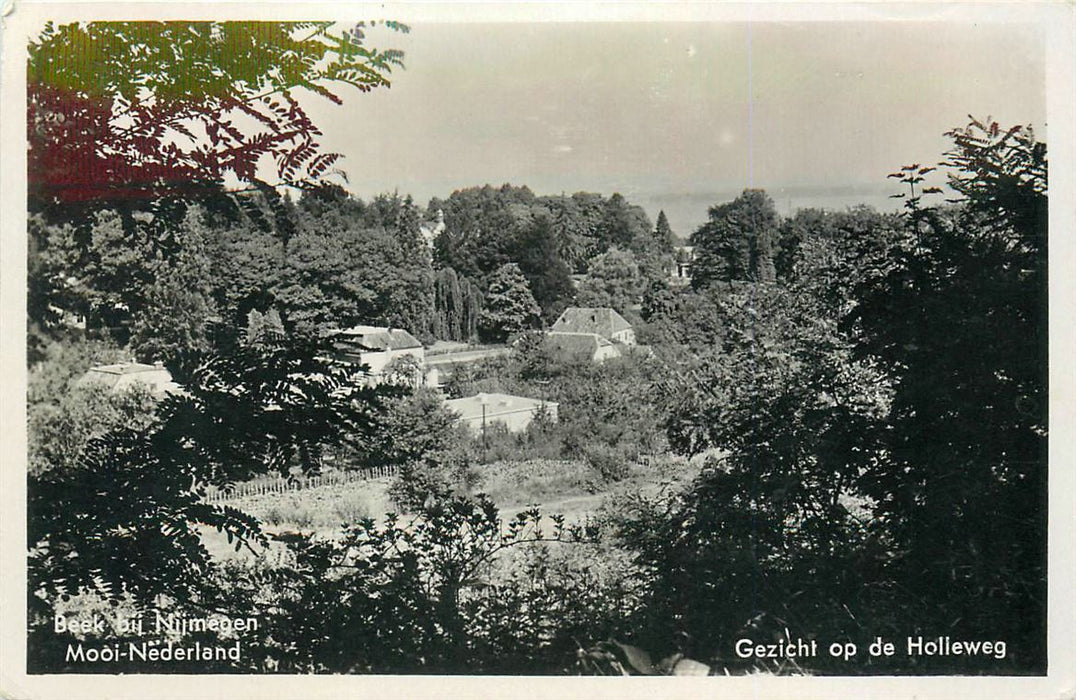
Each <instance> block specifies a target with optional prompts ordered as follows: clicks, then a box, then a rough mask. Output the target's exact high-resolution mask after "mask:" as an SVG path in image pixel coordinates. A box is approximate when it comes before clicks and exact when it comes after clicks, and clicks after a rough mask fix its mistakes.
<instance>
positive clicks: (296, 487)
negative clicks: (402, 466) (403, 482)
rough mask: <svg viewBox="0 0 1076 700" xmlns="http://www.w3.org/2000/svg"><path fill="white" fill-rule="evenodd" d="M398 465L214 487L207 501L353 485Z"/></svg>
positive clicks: (391, 473) (387, 473)
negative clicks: (319, 487)
mask: <svg viewBox="0 0 1076 700" xmlns="http://www.w3.org/2000/svg"><path fill="white" fill-rule="evenodd" d="M396 471H397V467H396V466H382V467H365V468H362V469H349V470H347V471H332V472H328V473H325V474H320V475H318V476H299V477H292V478H290V479H289V478H285V477H283V476H278V477H272V478H270V477H262V478H259V479H253V480H251V481H245V482H243V483H240V484H232V485H231V486H227V487H225V488H217V487H215V486H210V487H208V488H207V489H206V495H205V500H206V501H208V502H210V503H216V502H219V501H230V500H232V499H236V498H244V497H246V496H264V495H266V494H272V493H285V492H287V491H302V490H303V489H312V488H316V487H318V486H336V485H339V484H350V483H353V482H355V481H365V480H367V479H377V478H380V477H387V476H395V474H396Z"/></svg>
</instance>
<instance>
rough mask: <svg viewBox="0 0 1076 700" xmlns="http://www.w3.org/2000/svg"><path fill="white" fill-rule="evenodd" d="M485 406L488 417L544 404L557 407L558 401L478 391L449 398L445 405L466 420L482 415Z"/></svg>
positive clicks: (531, 409) (530, 409) (526, 409)
mask: <svg viewBox="0 0 1076 700" xmlns="http://www.w3.org/2000/svg"><path fill="white" fill-rule="evenodd" d="M483 406H484V407H485V416H486V418H487V419H489V418H494V417H496V416H500V415H504V414H506V413H518V412H520V411H534V410H537V409H539V408H541V407H542V406H549V407H551V408H554V409H555V408H557V404H556V402H553V401H542V400H540V399H531V398H527V397H526V396H513V395H512V394H486V393H478V394H475V395H474V396H465V397H464V398H462V399H449V400H447V401H445V407H446V408H448V409H449V410H452V411H455V412H456V413H458V414H460V417H461V418H463V419H464V420H474V419H476V418H481V417H482V415H483V414H482V408H483Z"/></svg>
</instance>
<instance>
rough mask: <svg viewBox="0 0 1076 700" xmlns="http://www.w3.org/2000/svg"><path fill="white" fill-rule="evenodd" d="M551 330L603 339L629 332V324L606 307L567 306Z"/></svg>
mask: <svg viewBox="0 0 1076 700" xmlns="http://www.w3.org/2000/svg"><path fill="white" fill-rule="evenodd" d="M553 330H554V331H561V332H564V333H597V334H598V335H600V336H603V337H605V338H612V337H613V334H614V333H619V332H620V331H627V330H631V324H630V323H628V322H627V321H626V320H624V317H623V316H621V315H620V314H618V313H617V312H616V311H614V310H613V309H610V308H608V307H601V308H589V307H582V306H569V307H568V308H567V309H565V310H564V313H562V314H561V315H560V318H558V319H557V321H556V323H554V324H553Z"/></svg>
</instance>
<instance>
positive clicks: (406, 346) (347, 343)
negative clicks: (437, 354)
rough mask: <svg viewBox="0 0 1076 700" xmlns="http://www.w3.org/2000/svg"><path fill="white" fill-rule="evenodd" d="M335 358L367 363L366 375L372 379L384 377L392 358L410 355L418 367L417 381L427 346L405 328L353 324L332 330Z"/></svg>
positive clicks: (420, 377)
mask: <svg viewBox="0 0 1076 700" xmlns="http://www.w3.org/2000/svg"><path fill="white" fill-rule="evenodd" d="M333 341H334V345H335V346H336V358H337V359H339V360H342V361H344V362H350V363H353V364H364V365H366V366H367V368H368V369H367V378H368V381H369V382H371V383H374V384H376V383H378V382H381V381H383V380H384V379H385V376H384V375H385V370H386V368H388V367H389V365H390V364H392V363H393V361H395V360H398V359H400V358H411V359H412V360H413V361H414V362H415V364H416V365H417V367H418V370H419V373H418V376H417V377H416V378H415V381H418V382H420V381H421V380H422V374H421V371H422V369H423V368H424V367H425V363H426V349H425V348H424V347H422V343H420V342H419V341H418V339H416V338H415V336H413V335H411V334H410V333H408V332H407V331H405V330H403V329H402V328H386V327H384V326H361V325H360V326H353V327H351V328H348V329H347V330H342V331H336V332H335V333H334V334H333Z"/></svg>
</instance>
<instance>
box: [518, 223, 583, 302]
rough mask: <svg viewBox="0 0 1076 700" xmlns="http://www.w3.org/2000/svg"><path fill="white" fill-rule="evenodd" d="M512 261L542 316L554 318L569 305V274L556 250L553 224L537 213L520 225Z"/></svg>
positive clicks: (570, 284)
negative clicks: (513, 260) (532, 219)
mask: <svg viewBox="0 0 1076 700" xmlns="http://www.w3.org/2000/svg"><path fill="white" fill-rule="evenodd" d="M515 250H516V253H515V256H514V259H515V261H516V262H517V263H518V264H519V269H520V271H521V272H522V273H523V275H524V276H525V277H526V278H527V283H528V284H529V285H530V288H531V293H532V294H534V300H535V301H536V302H538V306H539V307H541V309H542V316H543V317H544V318H547V319H552V318H556V317H557V316H558V315H560V312H561V311H563V310H564V308H565V307H567V306H568V304H569V302H570V301H571V296H572V291H573V288H572V277H571V270H570V269H569V268H568V265H567V264H566V263H565V262H564V261H563V260H562V259H561V257H560V253H559V252H558V251H557V243H556V240H555V239H554V237H553V224H552V222H551V221H550V219H549V217H548V216H546V215H544V214H543V215H540V216H537V217H535V219H534V221H533V222H532V223H530V224H529V225H527V226H525V227H523V229H522V230H521V231H520V233H519V236H518V238H517V242H516V244H515Z"/></svg>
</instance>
